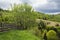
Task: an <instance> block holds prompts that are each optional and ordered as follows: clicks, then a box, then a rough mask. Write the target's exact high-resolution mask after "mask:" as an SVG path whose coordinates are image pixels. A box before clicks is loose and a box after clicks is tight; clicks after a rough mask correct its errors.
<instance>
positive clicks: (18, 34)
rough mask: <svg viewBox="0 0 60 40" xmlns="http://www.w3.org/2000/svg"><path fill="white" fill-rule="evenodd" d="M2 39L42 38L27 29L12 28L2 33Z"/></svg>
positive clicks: (29, 39)
mask: <svg viewBox="0 0 60 40" xmlns="http://www.w3.org/2000/svg"><path fill="white" fill-rule="evenodd" d="M0 40H40V38H38V37H36V36H35V35H34V34H32V33H30V32H29V31H26V30H24V31H21V30H11V31H8V32H5V33H4V32H3V33H0Z"/></svg>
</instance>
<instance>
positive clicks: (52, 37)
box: [47, 30, 57, 40]
mask: <svg viewBox="0 0 60 40" xmlns="http://www.w3.org/2000/svg"><path fill="white" fill-rule="evenodd" d="M47 39H48V40H57V35H56V32H55V31H53V30H50V31H49V32H48V33H47Z"/></svg>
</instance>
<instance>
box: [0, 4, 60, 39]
mask: <svg viewBox="0 0 60 40" xmlns="http://www.w3.org/2000/svg"><path fill="white" fill-rule="evenodd" d="M0 40H60V13H58V14H51V15H50V14H45V13H42V12H38V11H35V10H34V9H33V7H32V6H31V5H29V4H27V3H24V4H19V5H16V4H14V6H11V10H4V9H2V8H0Z"/></svg>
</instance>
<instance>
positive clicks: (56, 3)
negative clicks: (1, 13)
mask: <svg viewBox="0 0 60 40" xmlns="http://www.w3.org/2000/svg"><path fill="white" fill-rule="evenodd" d="M24 2H26V3H28V4H30V5H32V7H33V8H34V9H35V10H37V11H41V12H45V13H58V12H60V0H0V8H4V9H7V8H10V5H11V4H14V3H16V4H21V3H24Z"/></svg>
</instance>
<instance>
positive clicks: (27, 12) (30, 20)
mask: <svg viewBox="0 0 60 40" xmlns="http://www.w3.org/2000/svg"><path fill="white" fill-rule="evenodd" d="M13 14H14V18H15V23H16V24H17V25H18V24H19V26H20V27H23V28H31V27H34V26H36V22H35V19H36V16H35V15H36V14H35V12H34V11H33V10H32V7H31V6H29V5H28V4H24V5H19V6H18V5H17V6H16V5H15V7H14V9H13Z"/></svg>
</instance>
